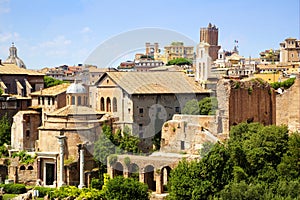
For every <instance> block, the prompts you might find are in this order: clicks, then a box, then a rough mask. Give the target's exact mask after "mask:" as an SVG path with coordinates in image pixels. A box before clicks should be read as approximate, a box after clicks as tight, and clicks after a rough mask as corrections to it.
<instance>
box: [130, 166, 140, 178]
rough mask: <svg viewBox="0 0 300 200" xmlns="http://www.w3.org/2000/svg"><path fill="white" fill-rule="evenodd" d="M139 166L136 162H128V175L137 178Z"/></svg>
mask: <svg viewBox="0 0 300 200" xmlns="http://www.w3.org/2000/svg"><path fill="white" fill-rule="evenodd" d="M139 174H140V167H139V166H138V165H137V164H136V163H130V165H129V166H128V177H131V178H133V179H135V180H139Z"/></svg>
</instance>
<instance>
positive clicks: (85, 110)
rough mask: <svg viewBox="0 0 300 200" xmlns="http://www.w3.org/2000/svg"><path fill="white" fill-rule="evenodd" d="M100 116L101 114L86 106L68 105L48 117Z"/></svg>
mask: <svg viewBox="0 0 300 200" xmlns="http://www.w3.org/2000/svg"><path fill="white" fill-rule="evenodd" d="M98 114H100V113H98V112H96V111H94V110H93V109H92V108H89V107H86V106H75V105H68V106H65V107H63V108H60V109H58V110H56V111H53V112H52V113H49V114H48V115H49V116H70V115H95V116H96V115H98Z"/></svg>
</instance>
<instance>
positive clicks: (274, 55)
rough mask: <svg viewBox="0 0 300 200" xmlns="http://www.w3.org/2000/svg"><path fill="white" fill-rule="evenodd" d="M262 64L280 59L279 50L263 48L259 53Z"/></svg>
mask: <svg viewBox="0 0 300 200" xmlns="http://www.w3.org/2000/svg"><path fill="white" fill-rule="evenodd" d="M259 55H260V60H261V63H262V64H275V63H278V62H279V61H280V57H279V56H280V50H273V49H270V50H265V51H263V52H260V53H259Z"/></svg>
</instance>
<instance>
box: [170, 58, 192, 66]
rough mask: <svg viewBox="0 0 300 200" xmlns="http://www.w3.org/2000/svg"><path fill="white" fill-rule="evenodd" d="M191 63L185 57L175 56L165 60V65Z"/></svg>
mask: <svg viewBox="0 0 300 200" xmlns="http://www.w3.org/2000/svg"><path fill="white" fill-rule="evenodd" d="M191 64H192V61H191V60H189V59H186V58H175V59H173V60H169V61H168V62H167V66H169V65H179V66H181V65H191Z"/></svg>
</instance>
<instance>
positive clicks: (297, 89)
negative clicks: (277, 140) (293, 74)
mask: <svg viewBox="0 0 300 200" xmlns="http://www.w3.org/2000/svg"><path fill="white" fill-rule="evenodd" d="M299 78H300V77H299V76H298V77H297V78H296V80H295V83H294V85H292V87H290V88H289V89H288V90H286V91H284V92H283V93H282V94H277V95H276V125H282V124H284V125H287V126H288V128H289V130H290V131H292V132H294V131H300V79H299Z"/></svg>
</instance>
